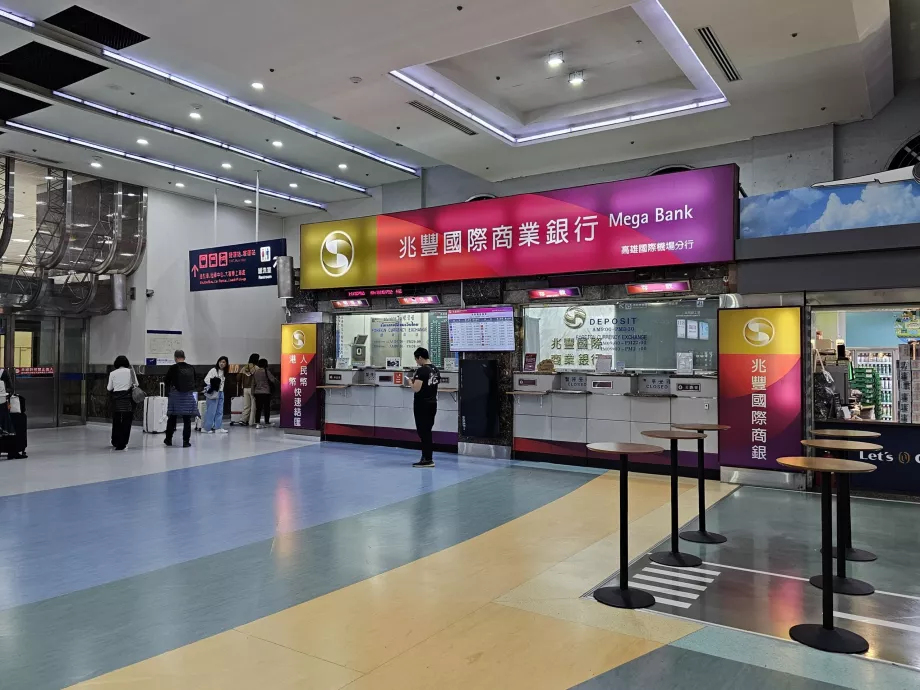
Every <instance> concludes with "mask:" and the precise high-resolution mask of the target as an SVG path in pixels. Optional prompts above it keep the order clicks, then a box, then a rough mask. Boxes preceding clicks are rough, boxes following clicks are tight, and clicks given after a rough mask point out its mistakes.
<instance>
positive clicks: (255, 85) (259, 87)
mask: <svg viewBox="0 0 920 690" xmlns="http://www.w3.org/2000/svg"><path fill="white" fill-rule="evenodd" d="M252 88H254V89H255V90H256V91H261V90H262V89H264V88H265V84H263V83H262V82H260V81H254V82H252Z"/></svg>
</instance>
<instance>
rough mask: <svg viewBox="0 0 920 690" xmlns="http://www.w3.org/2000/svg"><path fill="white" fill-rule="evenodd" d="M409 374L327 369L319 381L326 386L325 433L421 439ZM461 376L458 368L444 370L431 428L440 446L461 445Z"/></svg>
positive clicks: (362, 436)
mask: <svg viewBox="0 0 920 690" xmlns="http://www.w3.org/2000/svg"><path fill="white" fill-rule="evenodd" d="M410 377H411V372H410V371H404V370H400V371H391V370H380V369H332V370H327V371H326V375H325V378H324V383H323V385H322V386H320V388H321V389H323V390H324V392H325V414H326V423H325V427H324V430H323V431H324V433H325V435H326V436H327V437H333V438H334V437H342V438H343V439H346V440H347V439H348V438H353V439H356V438H363V439H378V440H381V441H393V442H416V443H417V442H418V435H417V434H416V432H415V417H414V415H413V413H412V401H413V395H414V393H413V391H412V388H411V387H410V383H409V382H410V380H411V378H410ZM458 381H459V374H458V373H457V372H443V371H442V372H441V383H440V385H439V386H438V415H437V417H435V421H434V430H433V438H434V442H435V444H436V445H439V446H450V447H456V446H457V439H458V429H459V405H458V400H459V394H458V386H457V383H458Z"/></svg>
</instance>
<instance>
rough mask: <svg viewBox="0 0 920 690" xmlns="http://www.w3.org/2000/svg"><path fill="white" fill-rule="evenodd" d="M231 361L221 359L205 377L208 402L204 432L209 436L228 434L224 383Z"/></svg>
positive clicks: (224, 358)
mask: <svg viewBox="0 0 920 690" xmlns="http://www.w3.org/2000/svg"><path fill="white" fill-rule="evenodd" d="M228 366H230V360H228V359H227V358H226V357H219V358H218V359H217V364H215V365H214V366H213V367H212V368H211V370H210V371H209V372H208V375H207V376H205V377H204V383H205V388H204V395H205V399H206V400H207V407H206V409H205V415H204V423H203V425H202V427H201V430H202V431H206V432H207V433H209V434H213V433H219V434H226V433H227V430H226V429H224V428H223V427H224V381H225V379H226V376H227V367H228Z"/></svg>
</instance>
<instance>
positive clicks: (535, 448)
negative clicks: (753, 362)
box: [508, 372, 719, 468]
mask: <svg viewBox="0 0 920 690" xmlns="http://www.w3.org/2000/svg"><path fill="white" fill-rule="evenodd" d="M718 388H719V385H718V379H717V378H716V377H715V376H675V375H668V374H664V375H634V374H611V375H606V376H604V375H598V374H588V373H561V374H540V373H524V372H519V373H515V374H514V390H512V391H510V392H509V393H508V394H509V395H511V396H513V398H514V450H515V452H519V453H523V454H536V455H549V456H557V457H558V461H559V462H567V461H569V460H567V459H571V462H573V463H575V464H580V465H583V464H591V465H594V464H599V465H600V466H604V462H609V458H608V457H606V456H603V455H600V454H595V453H592V452H591V451H588V450H587V449H586V447H585V446H586V444H588V443H602V442H609V441H614V442H621V443H646V444H654V445H660V446H661V447H662V448H663V449H667V448H668V442H667V441H659V440H655V439H649V438H647V437H645V436H643V435H642V432H643V431H649V430H653V429H670V428H671V424H682V423H707V424H717V423H718V421H719V410H718ZM718 443H719V442H718V437H717V435H711V436H710V437H709V438H707V439H706V441H705V453H706V466H707V467H710V468H717V467H718V451H719V446H718ZM680 460H681V462H682V463H685V464H687V465H688V466H695V465H696V447H692V448H691V447H689V446H688V447H687V448H683V447H681V453H680ZM642 462H643V463H649V464H667V462H668V458H667V455H666V454H662V455H661V456H660V457H658V456H654V455H650V456H643V458H642Z"/></svg>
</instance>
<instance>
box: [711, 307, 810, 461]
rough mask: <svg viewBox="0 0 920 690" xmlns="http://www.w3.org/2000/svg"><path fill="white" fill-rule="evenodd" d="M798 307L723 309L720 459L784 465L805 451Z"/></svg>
mask: <svg viewBox="0 0 920 690" xmlns="http://www.w3.org/2000/svg"><path fill="white" fill-rule="evenodd" d="M801 319H802V314H801V310H800V309H799V308H798V307H781V308H769V309H723V310H721V311H719V422H720V423H721V424H727V425H728V426H730V427H731V428H730V429H728V430H726V431H721V432H719V456H720V457H719V460H720V463H721V464H722V465H728V466H730V467H752V468H757V469H772V470H779V469H781V467H780V465H779V464H778V463H777V462H776V459H777V458H780V457H783V456H789V455H802V446H801V443H800V441H801V439H802V333H801Z"/></svg>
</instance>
